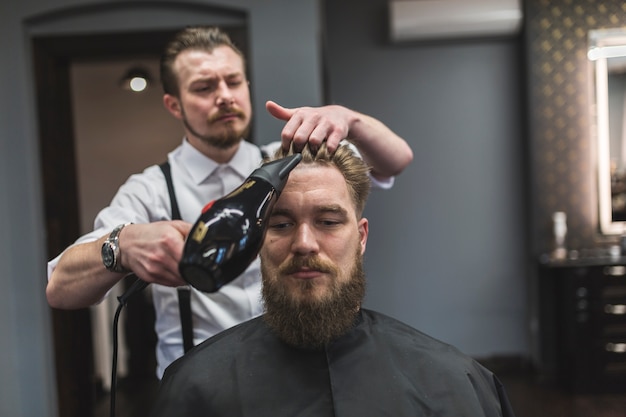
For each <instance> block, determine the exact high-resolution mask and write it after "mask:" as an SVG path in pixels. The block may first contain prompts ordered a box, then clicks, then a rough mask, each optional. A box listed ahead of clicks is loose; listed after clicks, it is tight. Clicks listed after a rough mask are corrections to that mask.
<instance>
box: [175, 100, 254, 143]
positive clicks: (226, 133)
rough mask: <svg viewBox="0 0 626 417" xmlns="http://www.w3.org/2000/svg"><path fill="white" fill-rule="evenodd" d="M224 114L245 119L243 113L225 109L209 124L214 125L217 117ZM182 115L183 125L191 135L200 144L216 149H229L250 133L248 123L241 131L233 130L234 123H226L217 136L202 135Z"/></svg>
mask: <svg viewBox="0 0 626 417" xmlns="http://www.w3.org/2000/svg"><path fill="white" fill-rule="evenodd" d="M226 113H236V114H237V115H238V117H239V118H240V119H245V115H244V113H242V112H240V111H236V110H231V109H226V110H224V111H221V112H220V113H219V114H217V115H214V116H213V117H212V118H211V119H210V120H209V124H211V123H214V122H215V121H216V120H217V119H218V118H219V117H221V116H222V115H223V114H226ZM182 114H183V124H184V125H185V127H186V128H187V130H189V131H190V132H191V133H193V135H194V136H195V137H197V138H198V139H200V140H201V141H202V142H204V143H206V144H207V145H211V146H214V147H216V148H218V149H229V148H231V147H233V146H235V145H237V144H238V143H239V142H241V140H242V139H244V138H247V137H248V134H249V133H250V123H248V124H247V125H246V127H245V128H244V129H243V130H238V129H235V125H234V123H228V124H226V125H225V129H224V130H223V131H221V132H220V133H218V134H211V135H203V134H201V133H199V132H198V131H196V130H195V129H194V128H193V127H192V126H191V124H190V123H189V121H188V120H187V117H186V116H185V112H184V111H183V112H182Z"/></svg>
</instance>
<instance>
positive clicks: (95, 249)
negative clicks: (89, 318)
mask: <svg viewBox="0 0 626 417" xmlns="http://www.w3.org/2000/svg"><path fill="white" fill-rule="evenodd" d="M105 239H106V236H105V237H103V238H101V239H99V240H97V241H95V242H89V243H82V244H79V245H76V246H73V247H71V248H69V249H68V250H67V251H66V252H65V253H64V254H63V256H61V258H60V259H59V263H58V264H57V266H56V268H55V269H54V271H53V272H52V275H51V276H50V280H49V281H48V286H47V288H46V297H47V299H48V303H49V304H50V306H51V307H54V308H62V309H77V308H84V307H88V306H90V305H93V304H96V303H98V302H99V301H100V300H102V298H103V297H104V296H105V295H106V293H107V291H109V290H110V289H111V288H112V287H113V286H114V285H115V284H117V283H118V282H119V281H120V280H121V279H122V278H123V277H124V274H120V273H115V272H110V271H108V270H107V269H106V268H104V265H103V264H102V258H101V255H100V248H101V247H102V243H103V242H104V240H105Z"/></svg>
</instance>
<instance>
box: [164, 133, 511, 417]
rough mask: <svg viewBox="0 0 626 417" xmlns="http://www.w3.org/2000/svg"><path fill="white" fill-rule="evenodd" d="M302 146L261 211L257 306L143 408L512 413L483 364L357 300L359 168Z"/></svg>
mask: <svg viewBox="0 0 626 417" xmlns="http://www.w3.org/2000/svg"><path fill="white" fill-rule="evenodd" d="M310 148H311V147H309V146H308V145H307V146H305V148H304V149H303V151H302V156H303V158H302V161H301V162H300V163H299V164H298V166H296V168H295V169H294V170H293V171H292V172H291V174H290V176H289V178H288V181H287V184H286V186H285V188H284V190H283V191H282V193H281V195H280V198H279V199H278V201H277V202H276V205H275V206H274V208H273V210H272V214H271V217H270V220H269V222H268V229H267V234H266V237H265V240H264V243H263V247H262V249H261V252H260V258H261V271H262V284H263V288H262V293H263V300H264V302H265V312H264V314H263V316H261V317H259V318H255V319H252V320H250V321H248V322H245V323H242V324H240V325H238V326H236V327H234V328H232V329H229V330H226V331H225V332H222V333H221V334H219V335H217V336H214V337H212V338H210V339H208V340H207V341H205V342H204V343H202V344H200V345H199V346H197V347H196V348H194V349H193V350H191V351H190V352H189V353H188V354H187V355H186V356H185V357H183V358H181V359H179V360H178V361H176V362H174V363H173V364H172V365H171V366H170V367H169V368H168V369H167V370H166V372H165V375H164V378H163V380H162V383H161V386H160V390H159V393H158V396H157V401H156V404H155V405H154V408H153V413H152V417H165V416H173V415H176V416H180V417H195V416H198V417H199V416H214V417H216V416H217V417H226V416H228V417H248V416H250V417H251V416H254V417H265V416H267V417H269V416H272V417H282V416H284V417H293V416H311V417H324V416H328V417H336V416H345V417H356V416H359V417H368V416H371V417H380V416H393V417H402V416H438V417H446V416H447V417H463V416H467V417H481V416H485V417H487V416H489V417H496V416H499V417H512V416H513V415H514V413H513V411H512V409H511V406H510V404H509V401H508V399H507V396H506V393H505V391H504V388H503V387H502V385H501V384H500V382H499V381H498V379H497V378H496V377H495V376H494V375H493V374H492V373H491V372H490V371H488V370H487V369H485V368H484V367H482V366H481V365H480V364H478V363H477V362H476V361H474V360H473V359H471V358H469V357H467V356H466V355H464V354H462V353H461V352H459V351H458V350H457V349H455V348H454V347H452V346H450V345H447V344H444V343H442V342H440V341H438V340H435V339H433V338H431V337H429V336H427V335H425V334H423V333H421V332H419V331H417V330H415V329H413V328H411V327H409V326H408V325H406V324H404V323H401V322H399V321H397V320H395V319H392V318H390V317H387V316H385V315H382V314H380V313H377V312H374V311H371V310H366V309H363V308H361V304H362V300H363V297H364V295H365V276H364V272H363V254H364V253H365V248H366V243H367V237H368V232H369V223H368V220H367V219H366V218H364V217H362V213H363V209H364V207H365V202H366V199H367V196H368V193H369V187H370V182H369V178H368V168H367V166H366V164H365V163H364V162H363V160H362V159H360V158H358V157H357V156H356V155H355V154H354V153H353V150H352V149H351V148H350V147H348V146H345V145H342V146H340V147H339V148H338V149H337V150H336V151H335V152H334V153H331V152H330V151H329V150H328V149H327V147H326V146H325V145H324V144H322V146H321V147H320V148H319V150H318V151H317V152H311V149H310ZM279 156H284V154H281V155H279Z"/></svg>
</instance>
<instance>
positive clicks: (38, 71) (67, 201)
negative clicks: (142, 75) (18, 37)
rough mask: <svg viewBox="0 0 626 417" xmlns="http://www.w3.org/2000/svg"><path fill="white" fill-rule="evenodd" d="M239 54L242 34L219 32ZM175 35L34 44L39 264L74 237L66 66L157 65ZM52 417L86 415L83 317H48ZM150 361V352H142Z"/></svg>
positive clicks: (87, 342)
mask: <svg viewBox="0 0 626 417" xmlns="http://www.w3.org/2000/svg"><path fill="white" fill-rule="evenodd" d="M224 29H225V30H227V31H228V32H229V34H230V35H231V36H232V37H233V40H234V41H235V42H236V43H237V44H238V45H240V46H241V48H242V50H243V51H244V53H246V52H247V47H246V46H247V31H246V29H245V28H241V27H236V28H229V27H225V28H224ZM174 31H175V30H159V31H152V32H141V33H138V32H132V33H113V34H100V35H80V36H45V37H34V38H33V39H32V41H33V54H34V56H33V62H34V74H35V87H36V95H37V110H38V128H39V142H40V151H41V155H40V160H41V165H42V166H41V171H42V184H43V192H44V205H45V207H44V209H45V215H46V233H47V256H48V258H49V259H51V258H53V257H55V256H56V255H58V254H59V253H60V252H61V251H62V250H63V249H65V248H66V247H67V246H68V245H70V244H71V243H72V242H74V241H75V240H76V238H77V237H78V236H79V235H80V215H79V202H78V201H79V200H78V186H77V175H76V172H77V168H76V155H75V137H74V119H73V114H72V103H71V94H70V85H71V84H70V66H71V64H72V62H73V61H74V60H83V61H84V60H88V59H94V60H103V59H119V58H141V57H155V56H156V57H158V56H159V55H160V53H161V50H162V48H163V45H164V44H165V43H166V41H167V39H169V38H170V37H171V35H172V34H173V33H174ZM52 330H53V339H54V352H55V354H54V357H55V366H56V371H57V372H56V376H57V386H58V403H59V415H60V416H61V417H89V416H93V415H94V406H95V402H96V398H97V393H98V381H97V378H95V375H94V363H93V346H92V329H91V318H90V311H89V309H80V310H73V311H63V310H57V309H52ZM150 353H152V352H150Z"/></svg>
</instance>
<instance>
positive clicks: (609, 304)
mask: <svg viewBox="0 0 626 417" xmlns="http://www.w3.org/2000/svg"><path fill="white" fill-rule="evenodd" d="M540 269H541V273H540V276H539V279H540V283H539V288H540V292H541V294H540V297H541V309H542V315H541V319H540V326H541V327H542V332H541V334H542V349H543V352H544V354H545V355H546V358H547V361H548V363H552V364H553V370H554V372H555V374H556V377H557V380H558V381H559V383H560V384H561V385H562V386H564V387H566V388H568V389H569V390H571V391H573V392H577V393H601V392H624V391H626V263H623V262H581V261H578V262H576V261H567V262H562V263H552V264H546V265H542V266H541V268H540Z"/></svg>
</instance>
